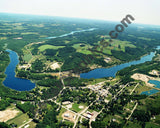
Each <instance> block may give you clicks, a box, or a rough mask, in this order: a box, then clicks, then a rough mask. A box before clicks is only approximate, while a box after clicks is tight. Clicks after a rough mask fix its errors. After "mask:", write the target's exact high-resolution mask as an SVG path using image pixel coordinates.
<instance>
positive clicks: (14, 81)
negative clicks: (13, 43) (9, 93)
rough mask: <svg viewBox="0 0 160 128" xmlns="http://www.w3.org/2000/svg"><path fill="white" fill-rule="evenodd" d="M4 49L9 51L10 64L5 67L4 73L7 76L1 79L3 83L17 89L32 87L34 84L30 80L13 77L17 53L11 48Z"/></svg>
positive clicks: (24, 89)
mask: <svg viewBox="0 0 160 128" xmlns="http://www.w3.org/2000/svg"><path fill="white" fill-rule="evenodd" d="M6 51H7V52H9V57H10V64H9V65H8V67H7V68H6V71H5V74H6V75H7V77H6V79H5V80H4V81H3V84H4V85H5V86H7V87H9V88H12V89H14V90H17V91H29V90H31V89H33V88H34V87H35V84H34V83H32V82H31V81H30V80H27V79H21V78H17V77H15V69H16V66H17V65H18V63H19V60H18V55H17V53H16V52H14V51H11V50H6Z"/></svg>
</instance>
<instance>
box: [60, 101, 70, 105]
mask: <svg viewBox="0 0 160 128" xmlns="http://www.w3.org/2000/svg"><path fill="white" fill-rule="evenodd" d="M70 103H71V102H70V101H64V102H62V105H68V104H70Z"/></svg>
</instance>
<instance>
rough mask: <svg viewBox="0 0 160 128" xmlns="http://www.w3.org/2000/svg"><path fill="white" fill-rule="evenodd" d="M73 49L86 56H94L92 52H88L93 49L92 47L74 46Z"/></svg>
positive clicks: (85, 45) (84, 45) (86, 45)
mask: <svg viewBox="0 0 160 128" xmlns="http://www.w3.org/2000/svg"><path fill="white" fill-rule="evenodd" d="M72 47H73V48H75V49H76V50H77V52H79V53H83V54H86V55H88V54H92V52H91V51H89V50H88V49H89V48H91V46H90V45H88V44H74V45H73V46H72Z"/></svg>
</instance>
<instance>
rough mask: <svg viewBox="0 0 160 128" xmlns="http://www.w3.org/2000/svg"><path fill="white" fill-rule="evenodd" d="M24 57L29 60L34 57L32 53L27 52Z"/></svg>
mask: <svg viewBox="0 0 160 128" xmlns="http://www.w3.org/2000/svg"><path fill="white" fill-rule="evenodd" d="M23 59H24V61H26V62H29V61H30V60H31V59H32V55H31V54H25V55H24V57H23Z"/></svg>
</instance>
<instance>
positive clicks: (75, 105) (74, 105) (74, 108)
mask: <svg viewBox="0 0 160 128" xmlns="http://www.w3.org/2000/svg"><path fill="white" fill-rule="evenodd" d="M72 109H73V110H74V111H75V112H79V111H81V110H82V109H80V108H79V104H77V103H74V104H73V105H72Z"/></svg>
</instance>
